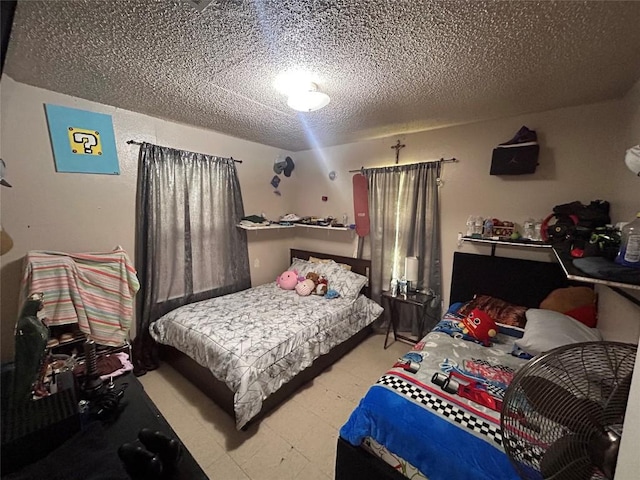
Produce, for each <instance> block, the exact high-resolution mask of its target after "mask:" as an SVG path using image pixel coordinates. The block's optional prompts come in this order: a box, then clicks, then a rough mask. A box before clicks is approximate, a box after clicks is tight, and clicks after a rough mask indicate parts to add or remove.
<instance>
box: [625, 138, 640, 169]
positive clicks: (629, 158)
mask: <svg viewBox="0 0 640 480" xmlns="http://www.w3.org/2000/svg"><path fill="white" fill-rule="evenodd" d="M624 163H626V164H627V167H629V170H631V171H632V172H633V173H635V174H636V175H638V176H640V145H636V146H635V147H631V148H630V149H629V150H627V154H626V155H625V157H624Z"/></svg>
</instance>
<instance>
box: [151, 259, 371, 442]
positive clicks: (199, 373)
mask: <svg viewBox="0 0 640 480" xmlns="http://www.w3.org/2000/svg"><path fill="white" fill-rule="evenodd" d="M312 256H313V257H316V258H322V259H331V260H334V261H336V262H338V263H344V264H347V265H350V266H351V271H352V272H355V273H358V274H360V275H365V276H366V277H367V278H369V271H370V269H371V261H370V260H364V259H360V258H351V257H343V256H340V255H331V254H327V253H318V252H311V251H308V250H295V249H291V250H290V259H291V260H293V259H294V258H300V259H302V260H308V259H309V257H312ZM362 293H363V294H365V295H366V296H368V297H370V290H369V285H366V286H365V287H364V288H363V289H362ZM371 332H372V327H371V326H370V325H369V326H367V327H365V328H363V329H362V330H360V331H359V332H358V333H356V334H355V335H354V336H352V337H350V338H349V339H348V340H346V341H345V342H343V343H341V344H340V345H337V346H336V347H334V348H333V349H332V350H331V351H330V352H329V353H327V354H325V355H322V356H320V357H318V358H317V359H316V360H315V361H314V362H313V363H312V364H311V366H309V367H308V368H306V369H304V370H303V371H302V372H300V373H299V374H298V375H296V376H295V377H294V378H292V379H291V380H290V381H289V382H288V383H286V384H285V385H283V386H282V387H280V389H278V390H277V391H276V392H274V393H273V394H271V395H270V396H269V397H267V398H266V399H265V400H264V402H263V404H262V410H260V413H259V414H258V415H256V416H255V417H254V418H253V419H251V421H250V422H249V423H248V424H247V425H245V427H244V428H243V430H245V429H246V428H247V427H248V426H249V425H250V424H251V423H253V422H255V421H257V420H259V419H260V418H262V417H263V416H264V415H265V414H266V413H267V412H269V411H270V410H272V409H273V408H275V407H276V406H278V405H279V404H281V403H282V402H283V401H284V400H285V399H286V398H288V397H290V396H291V395H292V394H293V393H294V392H295V391H296V390H297V389H298V388H300V387H301V386H302V385H304V384H305V383H307V382H309V381H311V380H312V379H314V378H315V377H317V376H318V375H319V374H320V373H322V372H323V371H324V370H326V369H327V368H328V367H329V366H330V365H332V364H333V363H335V362H336V361H337V360H339V359H340V358H341V357H343V356H344V355H345V354H346V353H348V352H349V351H351V350H353V348H355V347H356V346H357V345H358V344H360V343H361V342H362V341H363V340H364V339H365V338H367V337H368V336H369V335H370V334H371ZM160 358H161V359H162V360H164V361H165V362H167V363H168V364H169V365H171V366H172V367H173V368H174V369H176V370H177V371H178V372H180V374H181V375H182V376H183V377H185V378H186V379H187V380H189V381H190V382H191V383H193V384H194V385H195V386H196V387H198V388H199V389H200V390H201V391H202V392H204V393H205V394H206V395H207V396H208V397H210V398H211V399H212V400H213V401H214V402H216V403H217V404H218V405H219V406H220V407H221V408H222V409H223V410H224V411H225V412H227V413H228V414H229V415H230V416H231V417H232V418H234V419H235V412H234V408H233V398H234V392H232V391H231V390H230V389H229V387H227V385H226V384H225V383H224V382H221V381H220V380H218V379H217V378H216V377H214V376H213V374H212V373H211V371H210V370H209V369H208V368H206V367H203V366H201V365H200V364H198V363H197V362H196V361H195V360H193V359H192V358H190V357H189V356H188V355H186V354H184V353H182V352H181V351H179V350H177V349H175V348H173V347H170V346H167V345H160Z"/></svg>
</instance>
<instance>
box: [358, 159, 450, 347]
mask: <svg viewBox="0 0 640 480" xmlns="http://www.w3.org/2000/svg"><path fill="white" fill-rule="evenodd" d="M440 169H441V164H440V162H425V163H417V164H411V165H397V166H392V167H384V168H371V169H364V174H365V176H366V177H367V179H368V182H369V211H370V223H371V233H370V235H371V239H370V241H371V270H372V272H371V288H372V296H373V298H374V299H375V300H376V301H378V302H380V294H381V292H382V291H383V290H388V289H389V282H390V280H391V278H392V277H394V278H397V279H400V278H401V277H402V276H403V275H404V265H405V264H404V261H405V257H418V261H419V269H418V288H419V289H424V290H431V292H432V293H433V294H434V295H435V300H434V301H433V302H432V304H431V306H430V308H429V312H428V315H429V317H431V318H432V319H438V320H439V319H440V316H441V311H440V310H441V308H440V299H441V298H442V271H441V258H440V257H441V246H440V205H439V194H438V179H439V177H440ZM402 317H403V318H409V319H410V323H411V325H406V324H405V325H403V324H400V326H399V327H400V330H403V331H411V332H412V333H413V334H416V333H417V331H418V324H417V318H415V315H413V316H411V315H403V316H402ZM383 318H386V321H388V318H387V317H386V315H385V317H383Z"/></svg>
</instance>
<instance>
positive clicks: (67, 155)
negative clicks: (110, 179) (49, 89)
mask: <svg viewBox="0 0 640 480" xmlns="http://www.w3.org/2000/svg"><path fill="white" fill-rule="evenodd" d="M45 111H46V113H47V122H48V124H49V135H50V136H51V145H52V147H53V157H54V159H55V162H56V171H57V172H75V173H101V174H105V175H119V174H120V166H119V164H118V153H117V152H116V140H115V135H114V134H113V122H112V120H111V115H106V114H104V113H95V112H87V111H85V110H78V109H75V108H68V107H61V106H59V105H49V104H45Z"/></svg>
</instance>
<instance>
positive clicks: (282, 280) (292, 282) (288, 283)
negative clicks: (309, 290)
mask: <svg viewBox="0 0 640 480" xmlns="http://www.w3.org/2000/svg"><path fill="white" fill-rule="evenodd" d="M297 284H298V272H297V271H295V270H287V271H285V272H283V273H282V275H280V276H279V277H278V278H276V285H277V286H279V287H280V288H282V289H283V290H293V289H294V288H296V285H297Z"/></svg>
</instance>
